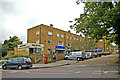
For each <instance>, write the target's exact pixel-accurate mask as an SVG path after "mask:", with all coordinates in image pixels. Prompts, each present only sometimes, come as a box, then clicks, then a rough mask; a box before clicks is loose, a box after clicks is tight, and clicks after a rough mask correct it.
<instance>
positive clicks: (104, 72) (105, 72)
mask: <svg viewBox="0 0 120 80" xmlns="http://www.w3.org/2000/svg"><path fill="white" fill-rule="evenodd" d="M95 72H103V73H108V72H118V71H95Z"/></svg>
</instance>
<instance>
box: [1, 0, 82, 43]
mask: <svg viewBox="0 0 120 80" xmlns="http://www.w3.org/2000/svg"><path fill="white" fill-rule="evenodd" d="M83 7H84V5H83V4H80V5H79V6H78V5H76V3H75V0H2V2H1V3H0V13H1V14H2V15H0V17H1V18H0V32H2V33H0V38H1V40H0V41H3V40H5V39H8V38H9V36H14V35H16V36H18V37H19V38H20V39H21V40H22V41H24V43H25V42H27V29H28V28H31V27H34V26H36V25H40V24H45V25H50V24H53V26H54V27H55V28H59V29H62V30H65V31H67V30H70V28H69V26H70V23H69V20H74V18H76V17H79V16H80V13H82V12H83ZM72 32H74V33H75V31H73V30H72Z"/></svg>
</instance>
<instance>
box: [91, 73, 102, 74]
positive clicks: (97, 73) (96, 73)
mask: <svg viewBox="0 0 120 80" xmlns="http://www.w3.org/2000/svg"><path fill="white" fill-rule="evenodd" d="M92 74H102V73H92Z"/></svg>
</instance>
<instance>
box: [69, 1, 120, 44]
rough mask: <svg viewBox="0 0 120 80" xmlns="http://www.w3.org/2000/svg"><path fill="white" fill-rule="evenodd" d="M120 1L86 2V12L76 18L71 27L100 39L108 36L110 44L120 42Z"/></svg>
mask: <svg viewBox="0 0 120 80" xmlns="http://www.w3.org/2000/svg"><path fill="white" fill-rule="evenodd" d="M119 21H120V1H119V2H86V3H85V7H84V13H83V14H81V15H80V17H79V18H76V19H75V23H73V25H71V26H70V27H71V28H76V32H77V33H78V32H82V33H83V34H84V35H85V36H88V35H89V36H90V37H91V38H93V39H96V40H99V39H100V38H102V37H103V36H106V38H107V40H108V42H107V43H108V44H109V43H111V42H115V43H116V44H120V22H119ZM71 22H72V21H71Z"/></svg>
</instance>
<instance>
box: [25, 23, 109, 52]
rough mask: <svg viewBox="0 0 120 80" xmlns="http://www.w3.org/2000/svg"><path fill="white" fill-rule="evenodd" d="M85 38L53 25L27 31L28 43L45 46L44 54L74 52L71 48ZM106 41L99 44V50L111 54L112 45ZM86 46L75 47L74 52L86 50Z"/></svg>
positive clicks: (39, 26)
mask: <svg viewBox="0 0 120 80" xmlns="http://www.w3.org/2000/svg"><path fill="white" fill-rule="evenodd" d="M84 40H85V37H82V35H76V34H73V33H71V32H70V31H63V30H60V29H57V28H53V25H52V24H50V26H47V25H43V24H41V25H38V26H35V27H33V28H30V29H28V30H27V43H39V44H43V45H44V50H43V52H42V53H45V54H46V53H50V52H51V51H53V52H58V53H63V52H65V51H70V50H73V47H72V46H71V44H72V43H74V42H81V41H84ZM105 43H106V39H105V37H103V38H102V39H100V40H99V41H98V43H97V48H100V49H102V51H103V52H105V51H109V52H110V45H108V46H107V45H106V44H105ZM79 45H81V44H79ZM85 46H86V45H85V44H83V45H82V48H80V47H77V46H74V50H85Z"/></svg>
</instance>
